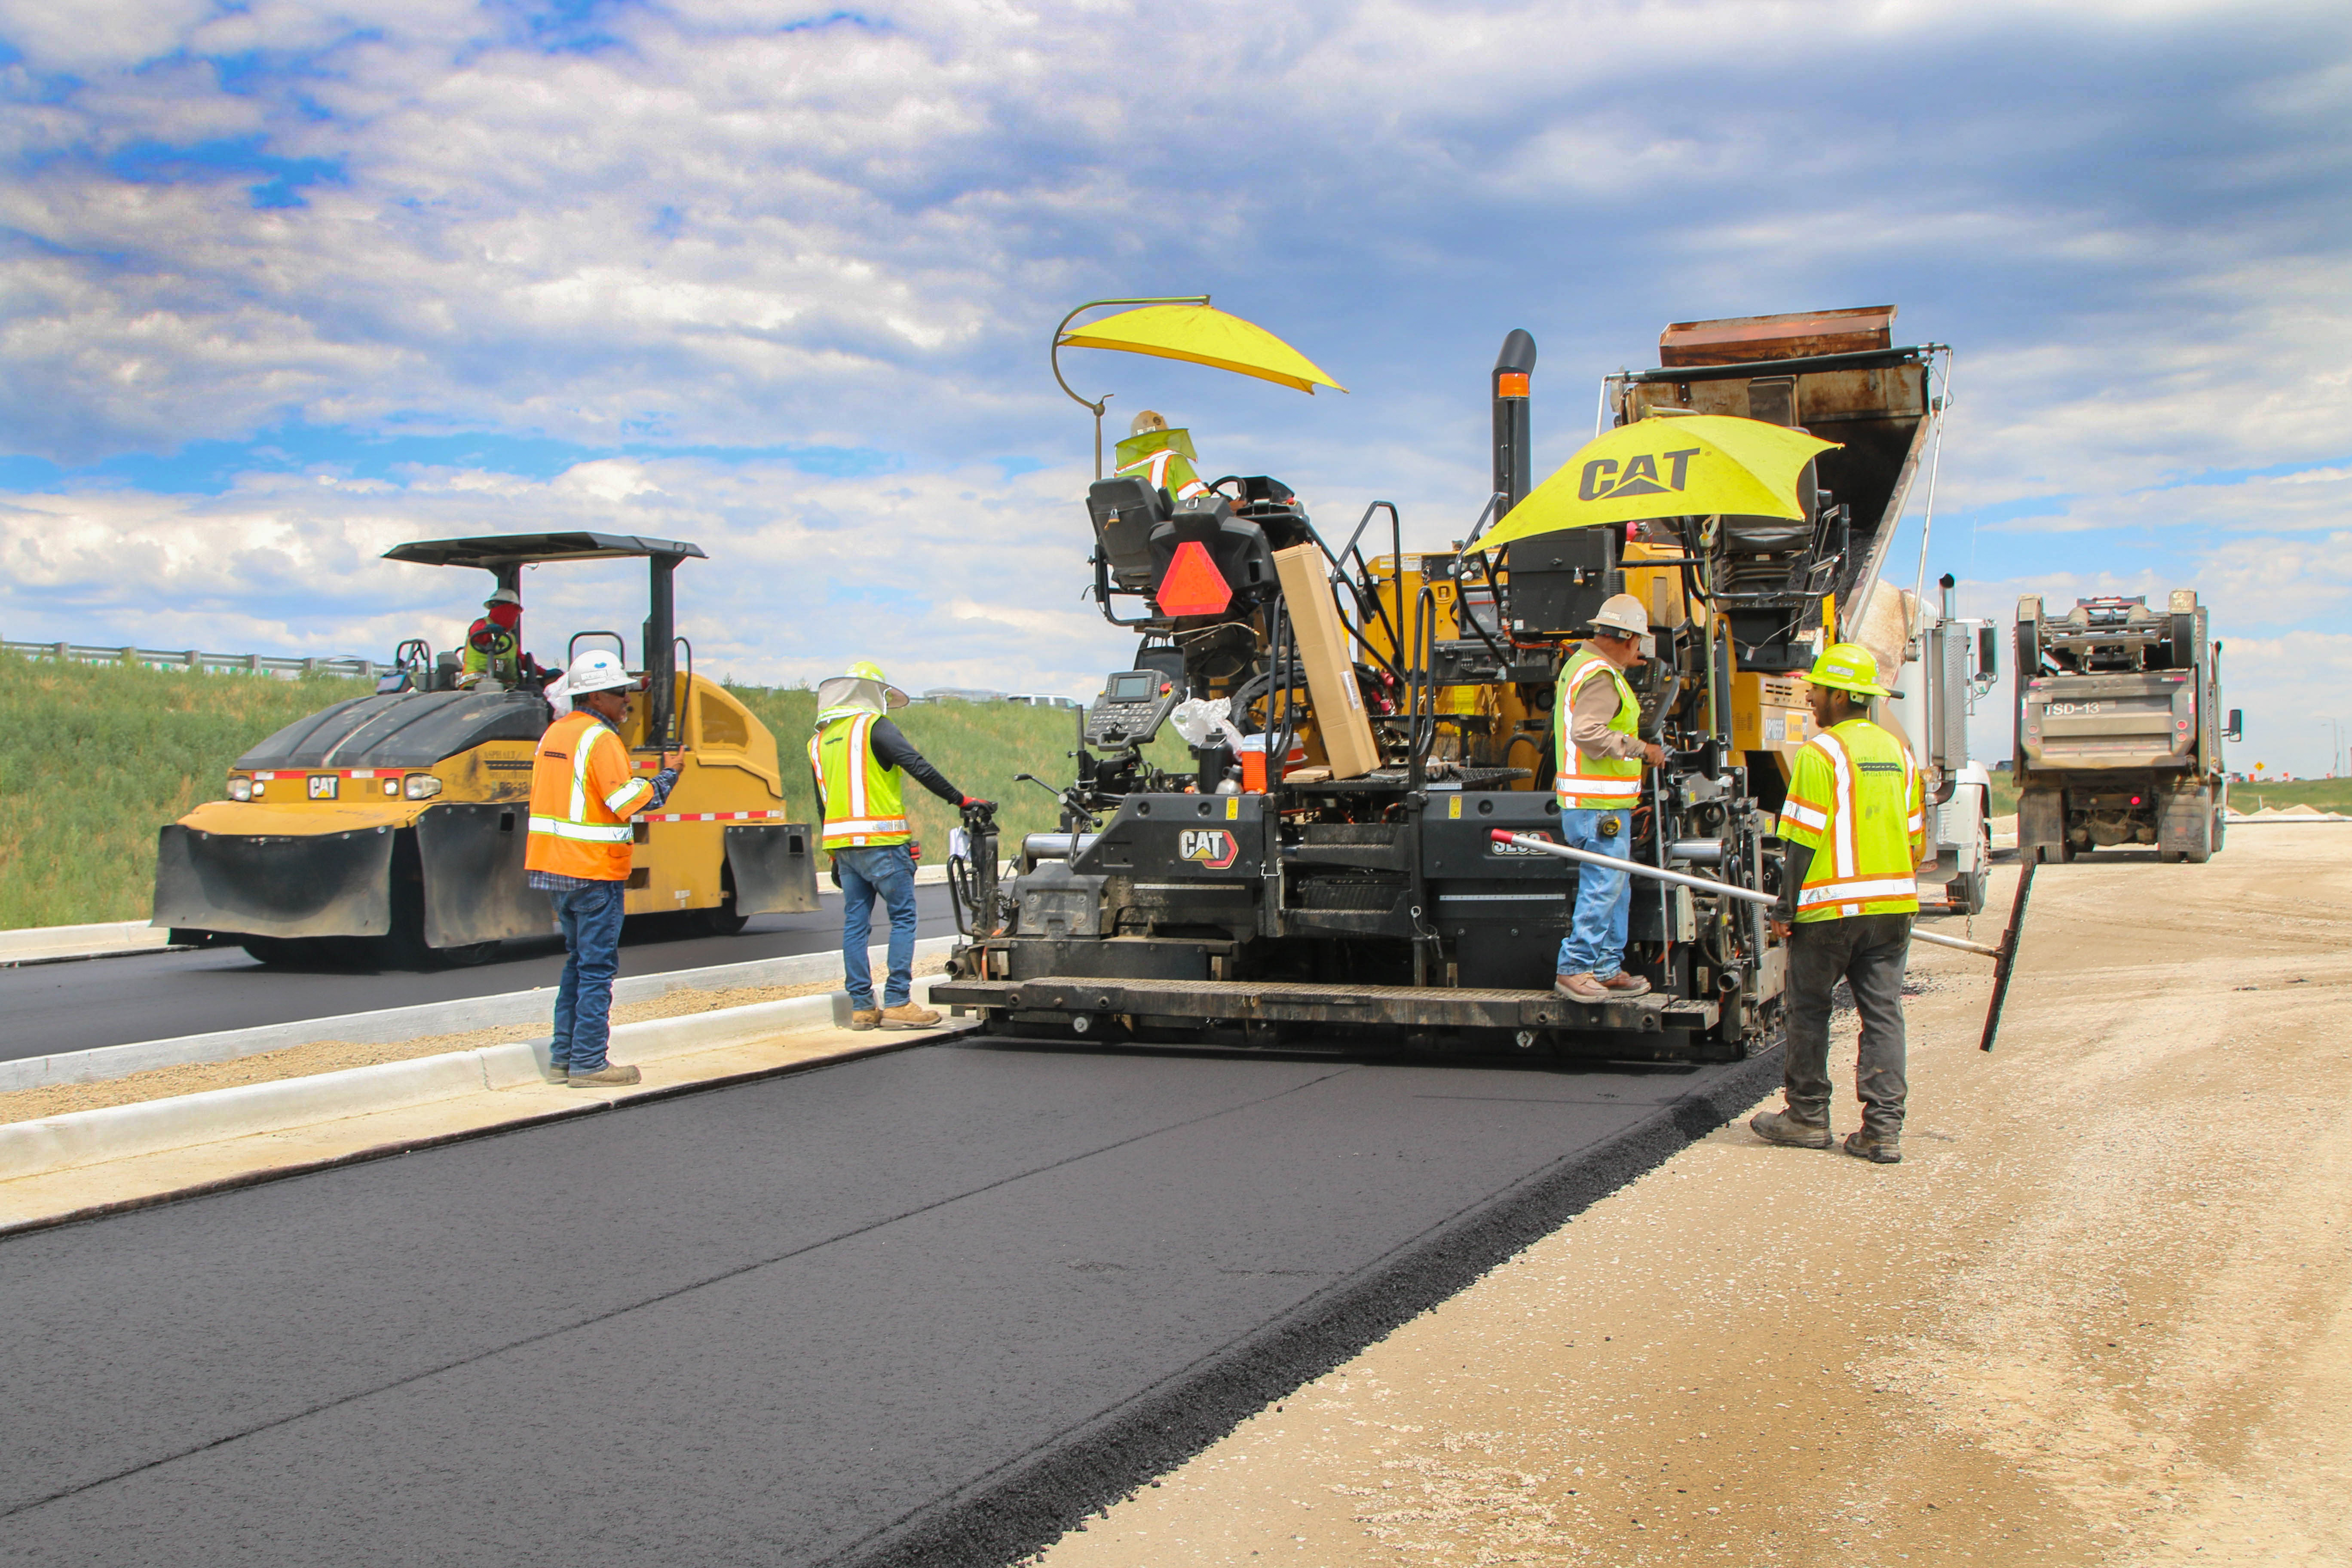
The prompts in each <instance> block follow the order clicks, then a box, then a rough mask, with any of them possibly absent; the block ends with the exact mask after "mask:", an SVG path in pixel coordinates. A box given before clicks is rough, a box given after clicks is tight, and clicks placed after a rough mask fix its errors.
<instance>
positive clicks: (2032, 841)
mask: <svg viewBox="0 0 2352 1568" xmlns="http://www.w3.org/2000/svg"><path fill="white" fill-rule="evenodd" d="M2209 633H2210V627H2209V626H2208V625H2207V619H2206V608H2205V606H2204V605H2202V604H2201V603H2200V602H2199V600H2198V597H2197V591H2196V590H2195V589H2194V588H2176V589H2174V590H2172V591H2171V593H2170V594H2169V595H2167V597H2166V600H2165V604H2164V607H2163V608H2162V609H2158V608H2156V607H2154V606H2152V605H2149V604H2148V602H2147V595H2135V596H2133V597H2129V598H2125V597H2120V596H2115V595H2110V596H2105V597H2100V598H2092V599H2078V600H2076V601H2075V603H2074V607H2073V608H2072V609H2070V610H2068V611H2067V612H2066V613H2065V614H2064V615H2063V616H2053V615H2051V614H2050V612H2049V609H2048V607H2047V606H2046V605H2044V604H2043V602H2042V597H2041V596H2040V595H2033V594H2029V595H2025V596H2023V597H2022V598H2021V599H2019V600H2018V602H2017V678H2016V687H2015V691H2016V697H2017V703H2016V707H2017V730H2016V752H2015V753H2014V754H2015V758H2016V761H2015V762H2014V763H2013V764H2012V765H2013V766H2014V768H2015V770H2016V784H2017V791H2018V800H2017V844H2018V850H2019V852H2020V853H2021V854H2023V855H2026V856H2030V857H2034V858H2041V859H2045V860H2072V859H2074V858H2075V857H2076V856H2077V855H2081V854H2084V853H2087V852H2088V851H2090V850H2093V849H2099V848H2111V847H2122V846H2153V847H2155V849H2156V853H2157V858H2158V859H2159V860H2164V861H2187V862H2189V863H2190V864H2191V865H2201V864H2202V863H2203V862H2204V861H2206V860H2207V859H2209V858H2211V857H2212V856H2213V855H2214V854H2215V853H2216V852H2217V851H2219V850H2220V849H2221V838H2222V831H2223V822H2224V819H2225V817H2226V816H2227V814H2228V810H2229V791H2230V780H2229V774H2228V773H2227V772H2226V771H2225V769H2224V767H2223V763H2222V758H2221V744H2222V742H2224V741H2234V740H2237V739H2239V737H2240V735H2241V733H2242V714H2241V712H2240V710H2237V709H2231V710H2230V711H2229V713H2228V715H2227V717H2226V718H2225V717H2224V716H2223V714H2222V710H2221V644H2220V643H2218V642H2215V641H2213V640H2212V639H2211V637H2210V635H2209Z"/></svg>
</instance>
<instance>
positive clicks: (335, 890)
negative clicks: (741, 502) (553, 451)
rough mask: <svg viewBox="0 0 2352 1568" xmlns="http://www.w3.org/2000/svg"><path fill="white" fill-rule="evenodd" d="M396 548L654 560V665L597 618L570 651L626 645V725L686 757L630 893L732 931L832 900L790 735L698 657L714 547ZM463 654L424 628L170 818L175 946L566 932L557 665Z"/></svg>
mask: <svg viewBox="0 0 2352 1568" xmlns="http://www.w3.org/2000/svg"><path fill="white" fill-rule="evenodd" d="M385 557H386V559H388V560H394V561H403V562H409V563H415V564H420V565H431V566H460V567H471V568H478V569H479V570H481V571H485V572H488V573H489V574H490V575H491V578H492V580H493V581H494V582H495V583H496V584H498V585H499V587H502V588H514V587H516V586H517V585H518V584H519V583H520V577H521V573H522V571H523V569H524V568H525V567H526V566H530V565H536V564H559V563H562V564H571V563H583V562H592V561H617V560H631V559H642V560H644V561H646V563H648V566H649V568H650V595H649V613H648V614H647V616H646V620H645V622H644V625H643V627H642V631H641V635H640V641H639V645H638V647H639V652H640V655H641V658H640V660H639V662H638V663H637V664H635V665H634V666H633V665H631V664H630V662H629V644H628V639H627V637H625V635H624V634H622V633H620V632H617V631H608V630H583V631H579V632H575V633H574V634H573V635H572V637H571V639H570V642H569V645H568V646H567V647H566V650H565V662H566V663H567V664H568V663H569V662H570V659H571V657H572V654H573V653H575V652H577V651H579V650H580V649H581V648H583V647H587V646H607V645H609V646H611V647H614V649H615V650H616V651H617V652H618V654H619V655H620V657H621V659H622V663H623V665H624V667H625V668H629V669H630V672H631V673H632V674H633V675H635V676H636V677H637V679H638V681H639V686H640V689H641V690H642V692H643V693H644V700H642V701H640V702H638V703H636V704H635V705H634V707H633V709H632V710H631V715H630V718H629V720H628V721H627V723H626V724H625V726H624V727H623V729H622V732H621V738H622V740H623V741H624V742H626V743H627V745H628V747H629V752H630V755H631V757H632V758H633V759H634V765H635V767H636V768H638V769H639V770H640V771H642V772H646V773H651V772H653V771H654V770H656V768H658V767H659V766H660V759H661V756H662V753H663V752H664V750H665V749H666V748H667V749H670V750H675V751H677V752H680V753H681V761H680V763H679V773H678V782H677V787H676V788H675V789H674V790H672V791H671V793H670V797H669V799H668V801H667V803H665V805H664V807H663V809H661V810H660V811H656V812H647V813H645V814H644V815H642V816H638V817H637V818H636V820H635V850H634V852H633V856H632V864H631V868H630V871H629V879H628V889H627V893H626V895H625V908H626V910H627V913H628V914H630V915H632V916H644V915H654V914H662V915H672V916H680V917H684V918H686V919H688V920H690V921H695V922H697V923H698V924H700V925H701V926H702V927H703V928H704V929H705V930H707V931H712V932H714V933H719V934H731V933H732V932H735V931H740V930H741V929H742V927H743V924H744V922H745V921H748V920H749V919H750V918H751V916H752V915H755V914H761V913H769V912H783V911H803V912H804V911H807V910H814V909H815V908H816V907H817V902H816V900H817V892H816V859H815V845H816V839H815V836H814V834H813V833H812V832H811V831H810V829H809V827H808V826H806V825H805V824H802V823H795V822H792V821H789V820H788V817H789V815H790V814H789V813H788V812H787V810H786V809H785V802H784V789H783V775H782V773H781V772H780V771H779V769H778V766H777V754H776V742H775V737H774V736H773V735H772V734H771V733H769V731H768V729H767V726H765V725H764V724H762V723H761V721H760V720H759V719H758V717H757V716H755V715H754V714H753V713H752V712H751V710H749V709H747V708H745V707H744V706H743V704H742V703H740V702H739V701H737V700H735V698H734V697H733V696H731V695H730V693H729V692H728V691H727V690H726V689H724V688H723V687H721V686H719V684H718V683H717V682H715V681H712V680H709V679H705V678H703V677H700V676H698V675H696V674H695V673H694V672H693V648H692V645H691V643H689V642H688V640H687V639H686V638H684V637H678V636H677V635H676V624H675V623H676V608H675V605H676V590H675V587H674V578H675V575H676V573H677V567H678V565H679V563H682V562H685V561H688V560H700V559H703V558H704V557H703V552H702V551H701V550H700V549H699V548H698V547H697V546H695V545H693V544H690V543H688V542H685V541H682V540H663V539H646V538H641V537H638V536H636V535H634V534H609V533H593V532H580V533H537V534H499V535H492V536H489V537H486V538H471V539H444V540H425V541H419V542H414V543H409V544H403V545H400V546H398V547H396V548H394V549H393V550H390V551H387V552H385ZM458 678H459V661H458V658H457V656H456V655H454V654H450V653H442V654H438V655H436V653H435V652H434V650H433V648H432V647H431V646H430V645H429V643H427V642H426V641H425V639H423V638H412V639H410V640H408V641H406V642H404V643H403V644H402V645H401V646H400V647H399V649H398V650H397V652H396V653H395V655H394V670H393V673H391V674H390V675H388V676H386V677H385V678H384V679H383V680H382V681H381V682H380V683H379V689H378V690H377V691H376V692H375V693H374V694H373V695H372V696H366V697H358V698H353V699H352V700H349V701H346V702H339V703H337V704H335V705H334V706H333V707H331V708H327V709H324V710H321V711H320V712H317V713H313V714H311V715H310V717H308V718H305V719H301V720H299V721H296V722H294V723H292V724H289V725H288V726H287V727H286V728H284V729H282V730H280V731H278V732H277V733H276V734H274V735H271V736H269V737H268V738H267V739H265V740H263V741H261V742H258V743H257V744H256V745H254V746H253V747H252V748H251V749H249V750H248V751H247V752H245V753H244V754H243V755H242V756H240V757H238V758H237V759H236V762H234V763H231V764H230V766H229V770H228V777H227V781H226V792H225V793H226V796H227V798H226V799H222V800H215V801H208V802H206V803H205V804H204V805H199V806H197V807H196V808H195V809H194V811H192V812H190V813H188V815H187V816H184V817H182V818H180V819H179V820H178V821H177V822H174V823H172V824H170V825H169V826H165V827H164V828H163V830H162V834H161V838H160V841H159V843H158V845H157V854H156V868H155V912H154V920H155V923H156V924H157V925H160V926H168V927H170V928H172V931H173V940H174V941H187V942H235V943H238V944H241V945H242V946H243V947H244V948H245V950H246V951H247V952H249V953H251V954H252V955H253V956H254V957H255V958H257V959H258V960H260V961H261V962H263V963H366V964H386V965H391V966H394V967H414V966H417V965H421V964H464V963H480V962H482V961H484V960H486V959H488V958H489V957H490V956H491V955H492V954H493V953H494V952H496V951H497V948H498V944H499V942H501V941H503V940H505V939H507V938H510V937H528V936H547V935H550V934H552V933H553V931H555V921H554V918H553V915H552V914H551V910H550V907H549V903H548V899H547V895H546V894H544V893H541V892H535V891H533V890H532V889H530V887H529V886H528V885H527V883H526V880H525V875H524V869H523V854H524V850H525V847H526V846H527V844H528V842H529V838H530V822H529V817H530V777H531V766H532V763H531V759H532V756H533V754H534V752H536V750H537V747H538V742H539V738H540V736H541V734H542V733H543V732H544V731H546V729H547V726H548V725H549V723H550V722H551V721H552V718H553V711H552V710H551V707H550V705H549V702H548V700H547V697H546V695H545V693H544V687H545V684H546V682H545V680H544V679H543V678H540V677H533V676H526V677H525V678H524V679H523V680H522V681H521V683H520V685H518V686H517V687H516V688H515V689H511V690H506V689H496V688H478V689H458V686H457V681H458Z"/></svg>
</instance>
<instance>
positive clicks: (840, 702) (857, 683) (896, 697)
mask: <svg viewBox="0 0 2352 1568" xmlns="http://www.w3.org/2000/svg"><path fill="white" fill-rule="evenodd" d="M907 702H908V697H907V694H906V693H905V692H903V691H901V690H899V689H898V688H897V687H895V686H893V685H891V684H890V680H889V678H888V677H887V676H886V675H884V674H883V673H882V667H881V666H880V665H878V664H877V663H875V662H874V661H873V660H872V659H870V658H861V659H859V660H858V661H857V662H856V664H853V665H851V666H850V667H849V668H847V669H845V670H843V671H842V672H841V673H840V674H839V675H836V676H834V677H833V678H832V679H828V680H821V681H819V682H817V688H816V705H817V710H818V711H819V712H829V711H831V710H834V709H835V708H838V707H842V706H845V705H846V706H850V707H857V708H864V709H866V710H869V711H872V712H876V713H882V712H887V711H888V710H890V709H893V708H904V707H905V706H906V705H907Z"/></svg>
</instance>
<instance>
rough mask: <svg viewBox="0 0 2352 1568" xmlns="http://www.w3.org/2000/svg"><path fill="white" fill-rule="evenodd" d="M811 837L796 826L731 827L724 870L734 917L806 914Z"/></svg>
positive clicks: (811, 891) (812, 890)
mask: <svg viewBox="0 0 2352 1568" xmlns="http://www.w3.org/2000/svg"><path fill="white" fill-rule="evenodd" d="M814 839H815V835H814V834H812V833H811V832H810V831H809V830H808V828H807V827H805V826H802V825H801V824H799V823H796V822H787V823H782V824H780V825H778V826H773V827H765V826H762V827H730V828H729V829H728V830H727V870H728V874H729V875H730V877H731V878H732V879H734V883H735V912H736V913H737V914H739V915H778V914H808V913H811V912H813V911H814V910H815V909H816V855H815V853H814V847H813V846H814Z"/></svg>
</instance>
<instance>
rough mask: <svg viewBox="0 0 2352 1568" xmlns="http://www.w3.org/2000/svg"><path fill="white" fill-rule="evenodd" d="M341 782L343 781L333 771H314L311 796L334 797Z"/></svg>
mask: <svg viewBox="0 0 2352 1568" xmlns="http://www.w3.org/2000/svg"><path fill="white" fill-rule="evenodd" d="M340 783H341V780H339V779H337V778H336V777H335V775H334V774H332V773H312V774H311V775H310V798H311V799H312V800H332V799H334V798H335V789H336V786H337V785H338V784H340Z"/></svg>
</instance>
